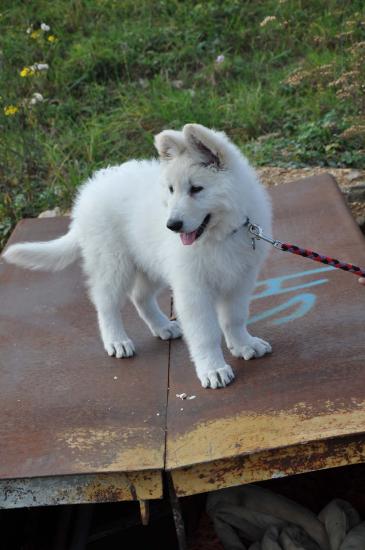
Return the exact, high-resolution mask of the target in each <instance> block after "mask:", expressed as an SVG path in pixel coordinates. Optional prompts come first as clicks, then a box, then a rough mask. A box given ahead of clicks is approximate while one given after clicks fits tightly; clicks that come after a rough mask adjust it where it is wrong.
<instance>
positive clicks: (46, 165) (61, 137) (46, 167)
mask: <svg viewBox="0 0 365 550" xmlns="http://www.w3.org/2000/svg"><path fill="white" fill-rule="evenodd" d="M0 13H1V15H0V36H1V50H0V65H1V71H0V86H1V88H0V89H1V92H0V93H1V99H0V109H1V110H0V125H1V136H0V246H1V245H2V244H4V242H5V240H6V238H7V237H8V235H9V232H10V230H11V228H12V227H13V225H14V223H15V222H16V221H17V220H18V219H20V218H21V217H24V216H34V215H37V214H38V213H39V212H40V211H41V210H44V209H46V208H50V207H53V206H55V205H59V206H61V207H62V208H67V207H69V205H70V203H71V201H72V197H73V196H74V193H75V190H76V188H77V186H78V185H79V184H80V183H81V182H82V181H83V180H84V179H85V178H86V177H87V176H88V175H90V174H91V173H92V172H93V171H94V170H95V169H97V168H99V167H101V166H105V165H108V164H114V163H120V162H123V161H124V160H126V159H128V158H130V157H145V156H152V155H154V149H153V145H152V143H153V134H154V133H156V132H159V131H161V130H162V129H163V128H167V127H174V128H179V127H181V126H182V125H183V124H185V123H186V122H192V121H195V122H200V123H202V124H205V125H207V126H212V127H216V128H217V129H223V130H225V131H226V132H227V133H228V134H229V135H230V136H231V137H232V138H233V139H234V140H235V141H236V143H238V144H239V145H240V146H241V147H242V149H243V150H244V151H245V152H246V154H247V155H248V156H249V157H250V158H251V160H252V161H253V162H254V163H256V164H276V165H282V166H303V165H311V164H319V165H323V166H326V165H328V166H356V167H363V166H364V164H365V161H364V159H365V155H364V152H365V151H364V143H365V139H364V138H365V134H364V127H365V99H364V95H365V93H364V92H365V88H364V86H365V68H364V67H365V63H364V57H365V13H364V8H363V2H362V1H361V0H359V1H357V0H353V1H352V2H343V1H342V0H326V1H324V2H318V0H302V1H301V0H262V1H260V2H259V1H254V0H250V1H248V0H246V1H245V0H225V1H221V2H218V1H206V2H200V3H199V2H196V1H192V0H181V1H178V0H165V1H162V0H156V1H152V0H151V1H147V0H137V1H136V0H133V1H132V0H120V1H113V0H83V1H82V0H58V1H57V2H48V1H42V0H35V1H33V2H24V0H22V1H20V0H13V1H12V2H4V3H0ZM267 16H272V17H275V19H270V20H268V21H267V22H266V23H264V24H263V22H264V21H265V18H266V17H267ZM42 22H44V23H46V24H48V25H49V26H50V27H51V29H50V31H42V30H40V24H41V23H42ZM30 27H31V28H32V30H33V31H35V32H36V35H35V37H34V35H33V36H32V34H31V33H27V32H26V31H27V29H28V28H30ZM49 35H52V36H53V35H54V36H55V37H56V38H57V40H56V41H54V42H50V41H49V40H48V37H49ZM219 55H224V61H223V62H222V63H217V62H216V58H217V56H219ZM34 63H47V64H48V65H49V69H48V70H47V71H42V72H36V74H35V75H33V76H25V77H21V76H20V72H21V70H22V69H23V68H24V67H29V66H31V65H33V64H34ZM35 92H37V93H41V94H42V96H43V97H44V101H43V102H39V103H37V104H36V105H33V106H30V105H29V99H30V98H31V97H32V95H33V94H34V93H35ZM9 106H15V107H17V109H18V110H17V112H16V113H14V114H9V111H8V110H7V108H8V107H9ZM6 113H8V116H6ZM262 136H265V137H264V139H262Z"/></svg>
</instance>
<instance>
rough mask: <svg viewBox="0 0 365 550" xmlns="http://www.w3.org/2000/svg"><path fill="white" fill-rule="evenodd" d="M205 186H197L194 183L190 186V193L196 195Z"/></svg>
mask: <svg viewBox="0 0 365 550" xmlns="http://www.w3.org/2000/svg"><path fill="white" fill-rule="evenodd" d="M203 189H204V187H200V186H196V187H195V185H192V186H191V187H190V194H191V195H196V194H197V193H200V191H203Z"/></svg>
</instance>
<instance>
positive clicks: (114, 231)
mask: <svg viewBox="0 0 365 550" xmlns="http://www.w3.org/2000/svg"><path fill="white" fill-rule="evenodd" d="M155 145H156V148H157V150H158V152H159V155H160V161H156V160H149V161H136V160H132V161H129V162H126V163H125V164H122V165H121V166H116V167H112V168H106V169H105V170H100V171H98V172H97V173H96V174H94V176H93V177H92V178H91V179H90V180H89V181H87V182H86V183H85V185H84V186H83V187H82V188H81V190H80V192H79V194H78V197H77V199H76V202H75V205H74V208H73V213H72V222H71V225H70V229H69V232H68V233H67V234H66V235H64V236H63V237H60V238H58V239H55V240H53V241H49V242H45V243H20V244H15V245H13V246H10V247H9V248H8V249H7V250H6V252H5V254H4V257H5V259H6V260H7V261H9V262H13V263H15V264H18V265H21V266H23V267H28V268H31V269H46V270H59V269H63V268H64V267H66V266H67V265H69V264H70V263H72V262H74V261H75V260H76V259H77V258H78V257H79V256H82V258H83V267H84V271H85V273H86V275H87V279H88V286H89V290H90V297H91V300H92V301H93V303H94V305H95V307H96V310H97V314H98V321H99V327H100V332H101V337H102V339H103V343H104V347H105V349H106V351H107V353H108V354H109V355H115V356H116V357H129V356H131V355H133V354H134V344H133V342H132V340H131V339H130V338H129V336H128V335H127V334H126V332H125V329H124V327H123V322H122V317H121V307H122V306H123V304H124V303H125V301H126V299H127V297H129V298H130V299H131V300H132V302H133V303H134V305H135V307H136V309H137V311H138V313H139V315H140V316H141V317H142V319H143V320H144V321H145V322H146V324H147V325H148V327H149V329H150V330H151V332H152V334H153V335H154V336H159V337H160V338H162V339H164V340H165V339H169V338H178V337H179V336H181V331H180V324H181V327H182V331H183V333H184V337H185V339H186V342H187V345H188V347H189V351H190V355H191V358H192V360H193V362H194V364H195V368H196V372H197V375H198V377H199V379H200V381H201V383H202V385H203V386H204V387H205V388H207V387H210V388H219V387H222V386H226V385H227V384H229V383H230V382H231V381H232V380H233V379H234V374H233V371H232V369H231V367H230V366H229V365H227V364H226V363H225V360H224V357H223V352H222V347H221V336H222V332H223V335H224V337H225V340H226V343H227V346H228V348H229V350H230V351H231V353H232V354H233V355H234V356H235V357H243V358H244V359H251V358H253V357H261V356H262V355H264V354H265V353H268V352H270V351H271V347H270V345H269V344H268V343H267V342H265V341H264V340H261V339H260V338H256V337H254V336H251V335H250V334H249V332H248V331H247V328H246V322H247V317H248V309H249V301H250V296H251V294H252V291H253V289H254V286H255V281H256V278H257V274H258V272H259V269H260V267H261V265H262V262H263V260H264V258H265V252H266V249H267V245H265V244H264V243H263V242H261V241H259V242H257V244H256V249H255V250H253V248H252V243H251V238H250V236H249V233H248V231H247V224H246V226H245V222H246V221H247V219H248V218H249V219H250V220H251V221H253V222H255V223H258V224H260V225H261V226H262V228H263V230H264V232H268V233H270V230H271V208H270V202H269V199H268V195H267V193H266V191H265V189H264V188H263V187H262V186H261V185H260V183H259V181H258V179H257V177H256V174H255V172H254V170H253V169H252V168H251V167H250V165H249V164H248V162H247V160H246V159H245V157H243V156H242V154H241V153H240V151H239V150H238V148H237V147H236V146H235V145H233V144H232V143H231V142H230V141H229V139H228V138H227V136H226V135H225V134H223V133H220V132H215V131H213V130H209V129H208V128H205V127H204V126H201V125H199V124H187V125H186V126H184V128H183V130H182V132H177V131H173V130H165V131H163V132H161V133H160V134H158V135H157V136H156V138H155ZM167 285H168V286H170V288H171V289H172V291H173V298H174V307H175V310H176V313H177V318H178V321H170V320H169V319H168V318H167V317H166V315H164V314H163V313H162V312H161V310H160V309H159V307H158V304H157V302H156V295H157V293H158V291H159V290H160V289H161V288H162V287H163V286H167Z"/></svg>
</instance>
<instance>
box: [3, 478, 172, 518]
mask: <svg viewBox="0 0 365 550" xmlns="http://www.w3.org/2000/svg"><path fill="white" fill-rule="evenodd" d="M161 497H162V494H161V472H159V471H157V470H146V471H145V472H143V473H142V472H129V473H123V472H122V473H118V474H111V473H105V474H82V475H76V476H53V477H40V478H27V479H3V480H0V509H1V508H23V507H29V506H49V505H58V504H83V503H88V502H94V503H97V502H119V501H124V500H137V499H139V500H140V501H141V502H146V501H147V500H148V499H152V498H161Z"/></svg>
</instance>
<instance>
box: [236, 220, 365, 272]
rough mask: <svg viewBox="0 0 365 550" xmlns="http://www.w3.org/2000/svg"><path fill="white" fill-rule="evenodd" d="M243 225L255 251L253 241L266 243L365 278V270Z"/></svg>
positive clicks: (260, 229) (254, 227) (258, 227)
mask: <svg viewBox="0 0 365 550" xmlns="http://www.w3.org/2000/svg"><path fill="white" fill-rule="evenodd" d="M245 225H246V226H247V227H248V231H249V233H251V235H253V236H252V248H253V249H255V239H257V240H260V239H262V240H263V241H266V242H268V243H270V244H271V245H272V246H274V247H275V248H277V249H278V250H282V251H284V252H291V253H292V254H296V255H297V256H303V257H304V258H309V259H310V260H314V261H315V262H320V263H322V264H326V265H331V266H333V267H336V268H337V269H343V270H344V271H348V272H349V273H353V274H354V275H357V276H358V277H359V276H360V277H365V269H362V268H360V267H358V266H357V265H353V264H348V263H345V262H340V261H339V260H336V258H330V257H329V256H323V255H322V254H318V253H317V252H313V250H309V249H308V248H300V247H299V246H296V245H295V244H290V243H282V242H281V241H277V240H275V239H272V238H271V237H269V236H268V235H265V234H264V233H263V231H262V228H261V227H260V226H259V225H257V224H255V223H251V222H250V221H249V220H248V219H247V221H246V223H245Z"/></svg>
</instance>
